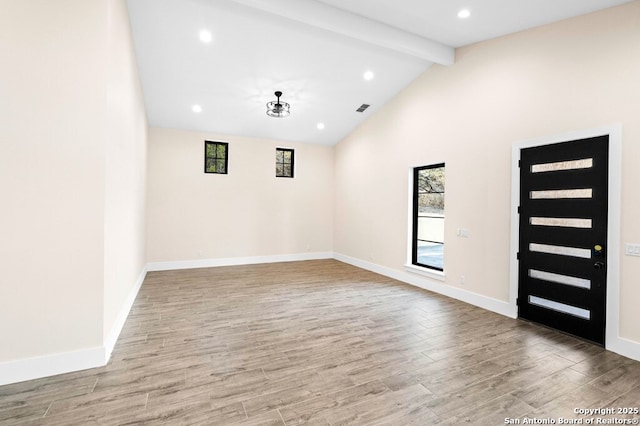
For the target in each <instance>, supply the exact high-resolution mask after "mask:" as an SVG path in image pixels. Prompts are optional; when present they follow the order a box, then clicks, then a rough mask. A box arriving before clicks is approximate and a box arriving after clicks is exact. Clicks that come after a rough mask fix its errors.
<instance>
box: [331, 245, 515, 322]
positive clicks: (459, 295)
mask: <svg viewBox="0 0 640 426" xmlns="http://www.w3.org/2000/svg"><path fill="white" fill-rule="evenodd" d="M333 256H334V258H335V259H336V260H339V261H341V262H344V263H348V264H350V265H353V266H357V267H358V268H362V269H366V270H368V271H371V272H375V273H377V274H380V275H384V276H386V277H389V278H393V279H396V280H398V281H402V282H404V283H406V284H410V285H412V286H415V287H420V288H422V289H425V290H429V291H433V292H434V293H438V294H442V295H444V296H447V297H451V298H453V299H457V300H460V301H462V302H465V303H469V304H471V305H474V306H478V307H479V308H482V309H486V310H488V311H492V312H496V313H498V314H501V315H504V316H507V317H509V318H516V317H517V311H516V310H515V309H514V308H513V307H512V306H511V305H510V304H509V303H508V302H504V301H502V300H498V299H494V298H492V297H487V296H482V295H480V294H477V293H472V292H470V291H467V290H463V289H460V288H457V287H452V286H449V285H446V284H442V282H439V280H436V279H432V278H428V277H425V276H421V275H417V274H413V273H411V272H405V271H399V270H397V269H392V268H387V267H386V266H380V265H376V264H375V263H371V262H366V261H364V260H360V259H356V258H353V257H350V256H346V255H344V254H340V253H334V255H333Z"/></svg>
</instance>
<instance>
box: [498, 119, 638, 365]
mask: <svg viewBox="0 0 640 426" xmlns="http://www.w3.org/2000/svg"><path fill="white" fill-rule="evenodd" d="M605 135H608V136H609V179H608V180H609V182H608V187H609V197H608V204H609V205H608V215H609V216H608V223H607V247H608V250H607V303H606V309H607V312H606V325H605V348H607V349H609V350H612V351H614V352H618V353H626V352H627V351H628V350H627V349H626V348H627V346H628V344H626V343H625V340H624V339H621V338H620V336H619V330H620V328H619V322H620V210H621V188H622V125H620V124H612V125H609V126H604V127H598V128H594V129H589V130H583V131H575V132H567V133H562V134H557V135H551V136H544V137H541V138H536V139H528V140H523V141H518V142H514V143H513V145H512V147H511V249H510V252H509V256H510V261H509V305H510V306H511V309H513V312H515V315H516V316H517V312H518V306H517V303H516V299H517V297H518V260H517V254H518V246H519V241H520V221H519V216H518V205H519V204H520V169H519V166H518V161H519V160H520V151H521V150H522V149H524V148H531V147H536V146H542V145H550V144H554V143H559V142H570V141H574V140H578V139H586V138H591V137H596V136H605Z"/></svg>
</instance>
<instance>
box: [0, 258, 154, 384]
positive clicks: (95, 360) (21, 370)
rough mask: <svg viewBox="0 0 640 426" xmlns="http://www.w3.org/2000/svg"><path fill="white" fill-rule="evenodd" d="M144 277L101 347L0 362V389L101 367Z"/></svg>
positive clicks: (111, 349)
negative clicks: (18, 383) (19, 383)
mask: <svg viewBox="0 0 640 426" xmlns="http://www.w3.org/2000/svg"><path fill="white" fill-rule="evenodd" d="M146 274H147V267H146V266H145V267H144V268H143V269H142V272H141V273H140V275H139V276H138V279H137V280H136V282H135V284H134V286H133V288H132V289H131V292H130V293H129V296H128V297H127V299H126V300H125V301H124V303H123V305H122V307H121V308H120V313H119V314H118V317H117V318H116V322H115V323H114V324H113V327H112V328H111V331H110V333H109V336H108V337H107V339H106V341H105V342H103V346H98V347H94V348H89V349H82V350H78V351H72V352H63V353H57V354H50V355H43V356H39V357H33V358H23V359H18V360H15V361H8V362H2V363H0V386H2V385H8V384H11V383H17V382H23V381H25V380H33V379H40V378H42V377H49V376H55V375H58V374H64V373H71V372H73V371H80V370H86V369H89V368H96V367H102V366H105V365H106V364H107V363H108V362H109V358H110V357H111V352H112V351H113V348H114V346H115V344H116V342H117V341H118V337H119V336H120V332H121V331H122V327H123V326H124V323H125V322H126V320H127V316H129V311H130V310H131V307H132V306H133V302H134V301H135V299H136V296H137V295H138V291H139V290H140V287H142V283H143V281H144V278H145V276H146Z"/></svg>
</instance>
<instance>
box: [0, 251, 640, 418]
mask: <svg viewBox="0 0 640 426" xmlns="http://www.w3.org/2000/svg"><path fill="white" fill-rule="evenodd" d="M638 406H640V363H639V362H636V361H633V360H630V359H627V358H624V357H622V356H619V355H616V354H614V353H612V352H608V351H604V350H603V349H601V348H599V347H597V346H594V345H591V344H589V343H585V342H582V341H580V340H577V339H575V338H572V337H568V336H566V335H563V334H560V333H557V332H554V331H551V330H548V329H545V328H541V327H538V326H535V325H531V324H528V323H525V322H522V321H518V320H512V319H509V318H505V317H502V316H500V315H497V314H493V313H491V312H487V311H484V310H482V309H479V308H475V307H473V306H470V305H467V304H464V303H461V302H458V301H455V300H452V299H448V298H445V297H443V296H440V295H436V294H432V293H429V292H427V291H423V290H420V289H416V288H413V287H411V286H408V285H405V284H402V283H400V282H397V281H394V280H392V279H389V278H386V277H383V276H380V275H376V274H373V273H370V272H367V271H363V270H360V269H357V268H354V267H352V266H349V265H346V264H343V263H340V262H338V261H334V260H322V261H308V262H292V263H279V264H268V265H251V266H234V267H221V268H208V269H194V270H183V271H169V272H151V273H149V274H148V275H147V278H146V280H145V282H144V284H143V286H142V289H141V290H140V293H139V295H138V297H137V299H136V301H135V304H134V307H133V309H132V311H131V314H130V315H129V318H128V320H127V323H126V324H125V327H124V329H123V331H122V334H121V336H120V339H119V340H118V343H117V345H116V348H115V350H114V352H113V356H112V359H111V361H110V362H109V364H108V365H107V366H105V367H102V368H96V369H92V370H86V371H81V372H76V373H70V374H64V375H59V376H55V377H51V378H45V379H39V380H33V381H28V382H23V383H17V384H12V385H7V386H2V387H0V424H2V425H23V424H25V425H94V424H95V425H134V424H135V425H137V424H171V425H174V424H175V425H191V424H202V425H247V426H248V425H287V426H289V425H300V424H309V425H346V424H354V425H378V424H381V425H382V424H384V425H409V424H416V425H439V424H442V425H457V424H474V425H483V426H488V425H502V424H505V418H512V419H522V418H524V417H528V418H533V417H535V418H553V419H558V418H559V417H563V418H571V419H573V418H577V419H586V418H588V417H589V416H584V415H578V414H575V413H574V409H575V408H600V407H638ZM591 417H592V418H593V417H598V416H591ZM599 417H602V418H605V419H612V418H614V417H615V418H629V419H631V418H633V416H632V415H627V416H623V415H615V416H599ZM636 417H640V416H636ZM514 424H515V422H514Z"/></svg>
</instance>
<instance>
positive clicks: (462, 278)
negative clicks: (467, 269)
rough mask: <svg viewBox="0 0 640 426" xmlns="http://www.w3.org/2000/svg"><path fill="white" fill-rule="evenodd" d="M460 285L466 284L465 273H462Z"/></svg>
mask: <svg viewBox="0 0 640 426" xmlns="http://www.w3.org/2000/svg"><path fill="white" fill-rule="evenodd" d="M460 285H464V275H460Z"/></svg>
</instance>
